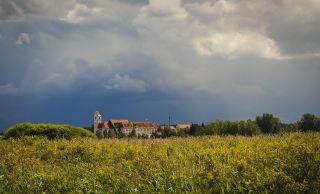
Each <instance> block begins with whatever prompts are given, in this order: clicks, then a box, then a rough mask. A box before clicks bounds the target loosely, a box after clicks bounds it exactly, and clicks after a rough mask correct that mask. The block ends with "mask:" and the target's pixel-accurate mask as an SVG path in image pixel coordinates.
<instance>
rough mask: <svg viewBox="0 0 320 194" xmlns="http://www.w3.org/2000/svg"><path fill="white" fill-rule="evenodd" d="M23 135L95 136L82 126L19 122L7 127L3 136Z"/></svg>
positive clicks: (51, 136)
mask: <svg viewBox="0 0 320 194" xmlns="http://www.w3.org/2000/svg"><path fill="white" fill-rule="evenodd" d="M23 136H44V137H47V138H49V139H56V138H66V139H71V138H74V137H96V136H95V135H94V134H93V133H92V132H91V131H89V130H86V129H84V128H81V127H74V126H70V125H57V124H34V123H19V124H16V125H14V126H12V127H9V128H8V129H7V130H6V131H5V132H4V137H5V138H10V137H13V138H20V137H23Z"/></svg>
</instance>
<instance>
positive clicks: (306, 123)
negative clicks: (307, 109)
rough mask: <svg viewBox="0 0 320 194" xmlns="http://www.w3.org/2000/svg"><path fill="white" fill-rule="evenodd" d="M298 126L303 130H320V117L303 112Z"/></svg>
mask: <svg viewBox="0 0 320 194" xmlns="http://www.w3.org/2000/svg"><path fill="white" fill-rule="evenodd" d="M298 126H299V129H300V130H302V131H320V118H318V117H316V116H315V115H314V114H310V113H306V114H303V115H302V117H301V119H300V120H299V121H298Z"/></svg>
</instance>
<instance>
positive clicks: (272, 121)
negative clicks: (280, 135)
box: [256, 113, 281, 133]
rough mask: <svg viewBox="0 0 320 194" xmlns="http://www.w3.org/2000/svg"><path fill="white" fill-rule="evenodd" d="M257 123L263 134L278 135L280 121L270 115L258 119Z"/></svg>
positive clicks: (265, 114)
mask: <svg viewBox="0 0 320 194" xmlns="http://www.w3.org/2000/svg"><path fill="white" fill-rule="evenodd" d="M256 123H257V125H258V126H259V127H260V129H261V131H262V132H263V133H277V132H279V130H280V127H281V125H280V124H281V122H280V119H279V118H277V117H274V116H273V115H272V114H270V113H264V114H263V115H262V116H257V117H256Z"/></svg>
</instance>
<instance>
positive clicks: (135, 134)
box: [129, 129, 137, 137]
mask: <svg viewBox="0 0 320 194" xmlns="http://www.w3.org/2000/svg"><path fill="white" fill-rule="evenodd" d="M129 137H137V132H136V130H135V129H132V131H131V132H130V133H129Z"/></svg>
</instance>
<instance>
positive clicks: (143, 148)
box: [0, 133, 320, 193]
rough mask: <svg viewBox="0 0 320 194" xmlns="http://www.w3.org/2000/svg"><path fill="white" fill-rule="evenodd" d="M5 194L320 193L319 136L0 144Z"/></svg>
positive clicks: (0, 182) (1, 181)
mask: <svg viewBox="0 0 320 194" xmlns="http://www.w3.org/2000/svg"><path fill="white" fill-rule="evenodd" d="M0 153H1V157H0V193H43V192H45V193H57V192H60V193H61V192H63V193H65V192H71V193H82V192H85V193H114V192H117V193H128V192H144V193H155V192H156V193H158V192H161V193H163V192H170V193H181V192H199V193H200V192H201V193H203V192H206V193H208V192H211V193H212V192H214V193H222V192H224V193H234V192H245V193H247V192H250V191H253V192H255V193H266V192H271V193H274V192H276V193H305V192H308V193H319V191H320V134H319V133H305V134H302V133H293V134H286V135H279V136H258V137H251V138H250V137H199V138H177V139H165V140H160V139H157V140H139V139H120V140H118V139H114V140H110V139H109V140H108V139H106V140H97V139H73V140H70V141H69V140H56V141H49V140H47V139H45V138H32V137H26V138H22V139H18V140H17V139H16V140H14V139H10V140H0Z"/></svg>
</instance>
